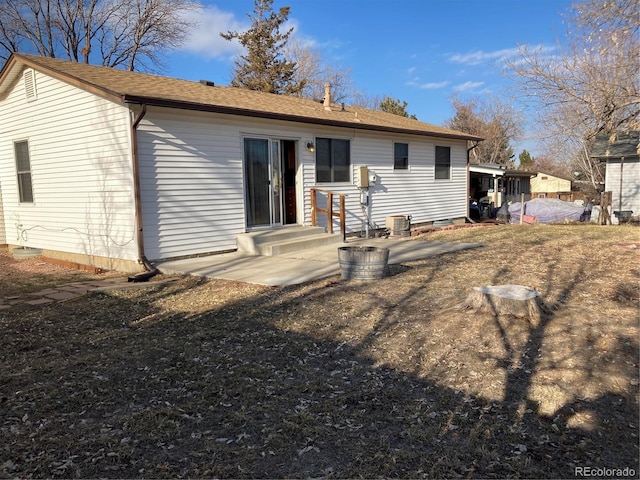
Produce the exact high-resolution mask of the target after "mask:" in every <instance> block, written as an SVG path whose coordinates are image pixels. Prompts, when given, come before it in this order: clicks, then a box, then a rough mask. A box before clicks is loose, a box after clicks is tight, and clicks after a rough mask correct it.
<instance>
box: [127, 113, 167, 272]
mask: <svg viewBox="0 0 640 480" xmlns="http://www.w3.org/2000/svg"><path fill="white" fill-rule="evenodd" d="M146 113H147V106H146V105H145V104H144V103H143V104H142V105H141V109H140V112H139V113H138V114H137V115H136V116H135V117H134V119H133V122H132V123H131V157H132V162H133V197H134V204H135V219H136V235H137V244H138V263H140V264H142V265H143V266H144V268H145V269H146V271H145V272H142V273H139V274H137V275H134V276H132V277H129V279H128V281H129V282H145V281H147V280H149V279H150V278H152V277H155V276H156V275H157V274H158V273H160V272H159V270H158V269H157V268H156V267H154V266H153V265H152V264H151V262H150V261H149V260H148V259H147V257H146V256H145V254H144V234H143V231H142V225H143V224H142V194H141V193H140V162H139V154H138V130H137V128H138V125H139V124H140V122H141V121H142V119H143V118H144V116H145V114H146Z"/></svg>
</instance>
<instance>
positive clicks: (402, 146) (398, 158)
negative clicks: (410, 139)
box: [393, 143, 409, 170]
mask: <svg viewBox="0 0 640 480" xmlns="http://www.w3.org/2000/svg"><path fill="white" fill-rule="evenodd" d="M408 168H409V144H408V143H394V144H393V169H394V170H407V169H408Z"/></svg>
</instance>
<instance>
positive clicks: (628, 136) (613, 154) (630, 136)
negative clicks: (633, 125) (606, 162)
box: [590, 130, 640, 159]
mask: <svg viewBox="0 0 640 480" xmlns="http://www.w3.org/2000/svg"><path fill="white" fill-rule="evenodd" d="M639 154H640V130H629V131H626V132H616V133H613V134H601V135H597V136H596V140H595V143H594V145H593V149H592V150H591V155H590V156H591V157H592V158H603V159H606V158H622V157H625V158H630V157H637V156H638V155H639Z"/></svg>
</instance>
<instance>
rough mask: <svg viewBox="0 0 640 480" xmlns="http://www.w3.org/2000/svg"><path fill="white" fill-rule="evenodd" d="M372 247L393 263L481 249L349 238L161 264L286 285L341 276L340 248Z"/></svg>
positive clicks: (172, 270)
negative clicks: (380, 249)
mask: <svg viewBox="0 0 640 480" xmlns="http://www.w3.org/2000/svg"><path fill="white" fill-rule="evenodd" d="M341 246H370V247H385V248H388V249H389V263H390V264H398V263H403V262H409V261H415V260H420V259H424V258H428V257H433V256H435V255H440V254H443V253H450V252H456V251H460V250H466V249H469V248H477V247H480V246H481V245H480V244H472V243H443V242H429V241H424V240H413V239H386V238H375V239H368V240H364V239H347V243H339V244H335V245H328V246H325V247H319V248H313V249H309V250H301V251H299V252H294V253H287V254H283V255H278V256H273V257H265V256H251V255H245V254H241V253H237V252H234V253H225V254H220V255H210V256H206V257H198V258H189V259H184V260H171V261H166V262H161V263H158V264H157V267H158V269H159V270H160V271H161V272H162V273H164V274H182V275H184V274H187V275H194V276H200V277H209V278H221V279H225V280H236V281H239V282H247V283H254V284H259V285H270V286H286V285H296V284H299V283H304V282H309V281H312V280H317V279H320V278H324V277H329V276H332V275H339V274H340V266H339V264H338V248H339V247H341Z"/></svg>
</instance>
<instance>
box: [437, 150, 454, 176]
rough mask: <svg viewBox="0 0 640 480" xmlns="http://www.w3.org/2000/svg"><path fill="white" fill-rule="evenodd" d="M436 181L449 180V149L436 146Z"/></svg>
mask: <svg viewBox="0 0 640 480" xmlns="http://www.w3.org/2000/svg"><path fill="white" fill-rule="evenodd" d="M435 178H436V180H449V179H451V147H441V146H436V169H435Z"/></svg>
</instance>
